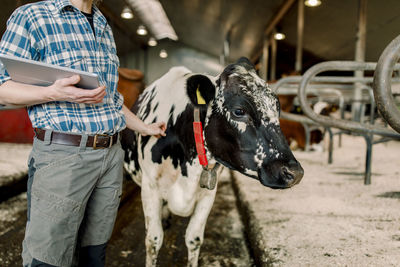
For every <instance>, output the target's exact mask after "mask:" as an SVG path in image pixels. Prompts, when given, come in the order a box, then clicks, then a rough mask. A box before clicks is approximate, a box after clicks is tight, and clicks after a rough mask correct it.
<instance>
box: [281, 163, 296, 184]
mask: <svg viewBox="0 0 400 267" xmlns="http://www.w3.org/2000/svg"><path fill="white" fill-rule="evenodd" d="M280 176H281V178H282V179H283V180H284V181H285V182H286V183H288V184H289V183H291V182H293V180H294V175H293V173H292V172H291V171H290V170H289V168H288V167H286V166H284V167H282V168H281V172H280Z"/></svg>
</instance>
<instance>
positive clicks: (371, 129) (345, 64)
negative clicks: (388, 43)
mask: <svg viewBox="0 0 400 267" xmlns="http://www.w3.org/2000/svg"><path fill="white" fill-rule="evenodd" d="M375 68H376V63H367V62H354V61H328V62H322V63H319V64H316V65H314V66H313V67H311V68H310V69H308V70H307V71H306V72H305V73H304V75H303V79H302V81H301V83H300V86H299V91H298V97H299V101H300V105H301V108H302V110H303V112H304V113H305V114H306V115H307V116H308V117H309V118H311V119H312V120H314V121H316V122H318V123H320V124H321V125H323V126H330V127H335V128H340V129H343V130H348V131H352V132H357V133H360V134H377V135H381V136H386V137H392V138H400V134H398V133H397V132H395V131H393V130H392V129H388V128H384V127H380V126H377V125H371V124H365V123H360V122H356V121H348V120H343V119H334V118H331V117H327V116H322V115H319V114H316V113H315V112H314V111H313V110H312V109H311V107H310V106H309V105H308V102H307V94H306V88H307V86H308V84H309V83H310V82H311V81H312V80H313V78H314V77H315V76H316V75H317V74H319V73H322V72H325V71H356V70H375ZM394 68H395V69H397V70H398V69H400V65H396V66H394Z"/></svg>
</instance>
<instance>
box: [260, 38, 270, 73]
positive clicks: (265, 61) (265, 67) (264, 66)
mask: <svg viewBox="0 0 400 267" xmlns="http://www.w3.org/2000/svg"><path fill="white" fill-rule="evenodd" d="M263 41H264V43H263V52H262V57H261V78H262V79H264V80H265V81H268V60H269V40H268V36H264V40H263Z"/></svg>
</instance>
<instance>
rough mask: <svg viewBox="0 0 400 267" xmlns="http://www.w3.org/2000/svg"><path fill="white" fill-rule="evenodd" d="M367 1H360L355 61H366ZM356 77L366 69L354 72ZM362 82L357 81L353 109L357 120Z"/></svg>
mask: <svg viewBox="0 0 400 267" xmlns="http://www.w3.org/2000/svg"><path fill="white" fill-rule="evenodd" d="M367 1H368V0H359V1H358V30H357V36H356V49H355V61H357V62H365V48H366V38H367ZM354 76H355V77H356V78H360V77H363V76H364V71H362V70H359V71H355V72H354ZM361 87H362V84H360V83H355V86H354V94H353V99H354V103H353V104H352V107H351V111H352V117H353V120H355V121H360V119H361V114H360V111H361V101H362V88H361Z"/></svg>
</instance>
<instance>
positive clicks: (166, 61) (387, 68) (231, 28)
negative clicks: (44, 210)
mask: <svg viewBox="0 0 400 267" xmlns="http://www.w3.org/2000/svg"><path fill="white" fill-rule="evenodd" d="M33 2H37V1H34V0H2V8H1V9H0V35H1V36H2V35H3V33H4V32H5V30H6V27H7V20H8V18H9V17H10V16H11V14H12V13H13V12H14V11H15V10H16V9H17V8H18V7H20V6H22V5H25V4H29V3H33ZM97 6H98V8H99V9H100V11H101V12H102V13H103V15H104V16H105V17H106V19H107V21H108V24H109V25H110V26H111V28H112V31H113V34H114V39H115V43H116V46H117V54H118V57H119V60H120V84H119V88H118V89H119V90H120V92H121V93H122V94H123V95H124V97H125V100H126V101H127V102H125V103H126V104H127V106H129V107H131V106H132V105H133V103H134V102H135V100H136V99H137V98H138V96H139V94H140V93H141V92H142V91H143V90H144V88H145V87H146V86H147V85H150V84H151V83H152V82H154V81H156V80H157V79H158V78H160V77H161V76H162V75H164V74H165V73H166V72H168V70H169V69H170V68H171V67H174V66H185V67H187V68H188V69H190V70H192V71H193V72H195V73H207V74H210V75H213V76H218V75H219V74H220V73H221V72H222V70H223V69H224V67H225V66H227V65H228V64H231V63H234V62H235V61H236V60H238V59H239V58H240V57H247V58H248V59H249V60H250V61H251V62H252V63H253V64H254V66H255V69H256V71H257V74H258V75H259V76H260V77H261V78H262V79H264V80H265V81H266V82H267V83H268V84H269V87H270V88H271V89H272V90H273V91H274V92H275V93H276V94H277V95H278V96H279V100H280V105H281V118H280V125H281V128H282V131H283V133H284V134H285V137H286V140H287V142H288V143H289V145H290V148H291V149H292V150H293V151H294V153H295V156H296V158H298V160H299V161H300V162H301V163H302V164H303V167H304V170H305V176H304V178H303V181H302V182H301V183H300V184H299V185H297V186H296V187H294V188H293V189H290V190H288V191H284V192H283V191H274V190H272V189H267V188H265V187H262V186H261V184H260V183H259V182H258V181H255V180H253V179H249V178H248V177H245V176H243V175H241V174H238V173H235V172H233V171H228V170H225V171H224V172H223V175H222V178H221V180H220V181H219V187H220V188H219V189H218V191H219V192H218V193H217V195H218V196H217V199H216V203H215V206H214V207H213V211H212V213H211V215H210V218H209V223H208V225H210V226H207V227H209V228H207V229H209V234H208V235H207V230H206V237H205V241H204V242H205V243H204V245H203V247H204V252H200V253H201V254H200V255H201V256H200V257H201V258H200V266H392V265H393V266H398V265H399V264H400V256H399V254H398V253H396V250H398V248H399V246H400V231H399V228H398V226H396V224H398V221H399V220H400V213H399V211H398V209H397V206H398V201H399V198H400V187H399V186H400V184H399V181H398V177H399V173H400V172H399V168H398V162H399V161H398V159H397V158H396V151H398V149H399V148H400V147H399V146H400V143H399V140H400V83H399V82H400V80H399V73H400V72H399V69H400V67H399V66H398V65H395V64H396V63H397V62H398V59H399V57H400V45H399V43H400V41H399V40H397V36H398V35H399V30H398V29H399V26H400V3H399V2H398V0H386V1H379V0H253V1H244V0H230V1H228V0H185V1H178V0H147V1H146V0H102V1H99V2H98V4H97ZM385 49H386V50H385ZM384 51H385V52H386V53H384ZM377 62H379V63H378V64H376V63H377ZM171 97H172V96H171ZM0 125H1V126H0V151H1V152H0V153H1V154H0V240H1V242H0V266H18V265H21V259H20V256H19V255H20V250H21V244H20V242H21V240H22V238H23V232H24V226H25V221H24V220H26V219H24V216H25V213H26V207H25V205H26V196H25V195H26V180H27V166H26V159H27V157H28V155H29V152H30V149H31V147H32V140H33V136H34V133H33V131H32V127H31V124H30V121H29V118H28V116H27V113H26V110H25V109H7V110H0ZM139 195H140V188H139V187H138V186H136V185H135V184H134V183H133V182H132V181H131V180H129V179H127V180H126V181H125V185H124V195H123V199H122V201H121V206H120V211H119V215H118V219H117V224H116V227H115V230H114V234H113V237H112V240H113V241H112V243H111V244H110V248H109V254H108V256H109V260H108V263H107V266H144V261H143V258H144V253H145V252H144V250H145V247H144V237H143V233H144V232H145V230H144V223H143V218H141V217H143V212H142V211H141V202H140V197H139ZM227 203H229V205H228V204H227ZM136 217H140V218H141V219H140V220H138V221H135V218H136ZM172 220H173V224H175V225H174V226H173V227H171V229H170V230H169V231H170V232H169V234H168V237H167V239H166V241H165V242H166V243H165V244H164V247H163V249H162V251H161V255H160V257H161V258H163V260H161V261H160V264H161V265H160V266H181V265H184V264H185V259H186V258H185V257H187V256H186V251H185V249H183V251H180V250H179V248H180V247H184V246H185V244H184V240H183V239H178V238H177V236H179V235H180V236H183V235H184V229H185V225H186V224H187V221H183V222H181V221H180V218H173V219H172ZM210 220H211V222H210ZM132 221H134V222H132ZM221 224H223V225H224V226H223V227H222V226H221V228H223V230H221V229H220V228H218V227H217V226H218V225H221ZM232 229H233V230H232ZM220 231H222V233H221V232H220ZM221 235H224V237H221ZM126 240H131V241H132V242H131V241H129V242H128V241H126ZM176 240H177V241H176ZM139 243H140V244H139ZM295 244H297V245H295ZM383 244H384V245H383ZM221 247H224V249H221ZM218 250H219V251H218ZM9 251H12V253H10V252H9ZM137 251H139V252H137ZM202 251H203V249H202ZM202 253H203V254H202ZM202 255H203V256H202Z"/></svg>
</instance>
